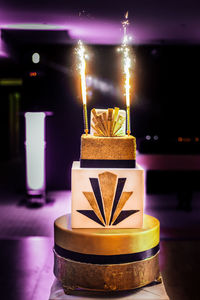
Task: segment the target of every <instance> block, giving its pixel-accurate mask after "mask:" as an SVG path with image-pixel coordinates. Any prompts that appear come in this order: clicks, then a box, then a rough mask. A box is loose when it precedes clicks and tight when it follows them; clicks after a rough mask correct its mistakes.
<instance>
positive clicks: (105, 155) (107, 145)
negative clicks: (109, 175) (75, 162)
mask: <svg viewBox="0 0 200 300" xmlns="http://www.w3.org/2000/svg"><path fill="white" fill-rule="evenodd" d="M81 159H98V160H99V159H104V160H106V159H107V160H135V159H136V139H135V137H134V136H132V135H130V136H128V135H125V136H122V137H98V136H93V135H91V134H88V135H86V134H83V135H82V136H81Z"/></svg>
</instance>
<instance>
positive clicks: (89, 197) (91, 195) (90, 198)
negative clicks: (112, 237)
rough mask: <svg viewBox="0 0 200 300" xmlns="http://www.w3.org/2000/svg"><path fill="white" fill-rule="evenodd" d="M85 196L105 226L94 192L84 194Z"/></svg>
mask: <svg viewBox="0 0 200 300" xmlns="http://www.w3.org/2000/svg"><path fill="white" fill-rule="evenodd" d="M83 194H84V196H85V197H86V199H87V200H88V202H89V204H90V206H91V207H92V209H93V211H94V212H95V214H96V215H97V217H98V218H99V219H100V220H101V222H102V223H103V224H105V222H104V219H103V218H102V215H101V213H100V210H99V207H98V205H97V201H96V198H95V195H94V193H93V192H83Z"/></svg>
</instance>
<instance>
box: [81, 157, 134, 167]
mask: <svg viewBox="0 0 200 300" xmlns="http://www.w3.org/2000/svg"><path fill="white" fill-rule="evenodd" d="M80 166H81V168H135V160H124V159H123V160H122V159H121V160H111V159H110V160H109V159H108V160H107V159H81V160H80Z"/></svg>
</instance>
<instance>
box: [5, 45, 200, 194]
mask: <svg viewBox="0 0 200 300" xmlns="http://www.w3.org/2000/svg"><path fill="white" fill-rule="evenodd" d="M89 48H90V52H91V54H92V55H91V58H90V61H89V62H88V65H89V66H90V67H89V71H88V72H89V73H90V74H92V75H93V76H95V77H96V78H98V80H100V82H103V83H106V84H107V85H109V86H110V87H112V89H110V90H107V91H106V92H105V91H104V92H103V90H102V86H101V85H99V86H98V85H96V86H93V87H91V88H90V89H89V90H90V92H92V95H90V96H89V98H88V112H89V111H90V109H91V108H92V107H97V108H98V107H106V108H107V107H113V106H119V107H121V108H125V101H124V97H123V89H122V75H120V74H121V72H122V69H121V66H120V63H119V62H120V59H121V58H120V54H118V53H117V51H116V47H111V46H95V47H92V46H91V47H89ZM17 49H18V50H17V53H16V59H17V64H16V62H14V60H13V61H11V62H9V64H11V68H10V74H11V73H12V72H11V70H12V71H13V70H15V71H16V70H17V73H16V74H17V75H16V76H18V77H21V78H23V86H22V87H21V89H20V91H19V92H20V95H21V98H20V112H21V115H20V157H21V158H22V159H24V144H23V143H24V117H23V112H25V111H28V110H45V111H52V112H53V116H51V117H47V121H46V141H47V148H46V152H47V155H46V158H47V163H46V165H47V186H48V188H50V189H62V188H70V174H71V165H72V162H73V160H78V159H79V149H80V135H81V134H82V132H83V120H82V105H81V98H80V89H79V88H78V84H77V82H78V78H77V77H76V74H77V70H76V63H75V60H74V46H71V45H65V46H63V45H43V46H41V45H27V46H26V45H23V46H20V45H18V48H17ZM199 51H200V47H199V46H189V45H188V46H187V45H159V46H152V45H151V46H137V47H134V48H133V52H134V54H135V57H136V66H135V69H134V70H133V74H134V79H135V80H134V82H133V83H134V91H133V94H134V97H133V99H132V107H131V120H132V131H133V134H134V135H135V136H136V137H137V138H138V141H140V140H141V139H143V137H145V136H146V135H151V136H154V135H158V136H159V138H160V139H161V140H162V138H163V139H165V140H166V139H169V140H170V138H177V137H178V136H180V135H181V136H199V129H200V128H199V121H198V120H199V111H198V104H199V98H200V97H199V96H200V92H199V82H198V76H196V74H197V73H196V70H199V67H200V61H199ZM33 52H39V53H40V55H41V62H40V63H39V64H37V65H34V64H32V62H31V55H32V53H33ZM7 63H8V62H7ZM7 63H5V62H4V67H2V68H1V77H3V76H9V74H7V73H6V72H7V71H6V70H7V68H6V64H7ZM0 64H1V66H3V64H2V62H0ZM33 71H34V72H37V76H36V77H30V75H29V73H30V72H33ZM4 72H5V73H4ZM6 89H7V90H6V91H5V89H4V92H2V89H1V99H2V100H1V109H2V111H3V112H5V114H7V110H8V106H7V105H8V103H7V95H8V94H9V93H10V89H11V87H10V88H9V87H7V88H6ZM12 89H13V87H12ZM7 119H8V118H7ZM7 119H6V121H2V122H3V124H1V127H2V126H4V128H5V130H4V133H5V132H9V130H8V122H7V121H8V120H7ZM6 130H7V131H6ZM5 135H6V134H5ZM6 145H7V144H6ZM5 147H6V146H5V145H4V148H5ZM7 147H8V145H7ZM172 148H173V147H172ZM4 150H5V149H4ZM161 151H162V150H161ZM4 152H6V151H4ZM2 159H5V160H6V159H9V157H6V156H3V158H2Z"/></svg>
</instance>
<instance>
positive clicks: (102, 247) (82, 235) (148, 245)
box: [54, 215, 160, 255]
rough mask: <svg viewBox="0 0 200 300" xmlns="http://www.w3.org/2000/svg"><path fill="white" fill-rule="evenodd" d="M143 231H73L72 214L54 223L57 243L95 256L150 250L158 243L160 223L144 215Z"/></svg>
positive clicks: (96, 229)
mask: <svg viewBox="0 0 200 300" xmlns="http://www.w3.org/2000/svg"><path fill="white" fill-rule="evenodd" d="M143 224H144V225H143V228H141V229H130V228H126V229H106V228H104V229H101V228H95V229H72V228H71V220H70V215H64V216H62V217H59V218H58V219H57V220H56V221H55V223H54V234H55V244H56V245H57V246H59V247H61V248H63V249H66V250H68V251H73V252H77V253H83V254H95V255H121V254H132V253H139V252H143V251H147V250H149V249H152V248H155V247H156V246H157V245H158V244H159V235H160V223H159V221H158V220H157V219H156V218H154V217H151V216H149V215H144V223H143Z"/></svg>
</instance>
